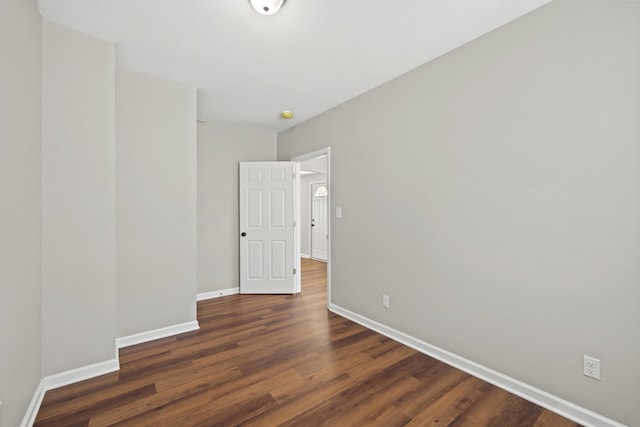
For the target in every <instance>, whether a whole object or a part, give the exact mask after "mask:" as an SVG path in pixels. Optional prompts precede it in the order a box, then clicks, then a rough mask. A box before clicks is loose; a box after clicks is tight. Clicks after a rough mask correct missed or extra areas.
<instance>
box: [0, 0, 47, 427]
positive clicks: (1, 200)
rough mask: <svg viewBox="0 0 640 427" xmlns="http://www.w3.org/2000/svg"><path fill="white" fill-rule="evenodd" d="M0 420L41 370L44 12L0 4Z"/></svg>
mask: <svg viewBox="0 0 640 427" xmlns="http://www.w3.org/2000/svg"><path fill="white" fill-rule="evenodd" d="M0 33H2V37H0V52H1V53H2V60H1V61H0V195H1V197H0V401H2V406H0V426H7V427H10V426H17V425H19V424H20V421H21V420H22V417H23V416H24V414H25V411H26V410H27V406H28V405H29V401H30V400H31V398H32V396H33V393H34V391H35V390H36V388H37V386H38V383H39V382H40V378H41V377H42V375H41V360H40V357H41V347H40V346H41V319H40V313H41V310H40V301H41V286H40V249H41V247H40V241H41V228H40V216H41V184H40V182H41V175H40V162H41V153H42V149H41V144H42V139H41V132H42V126H41V81H42V80H41V79H42V77H41V72H40V70H41V56H42V41H41V40H42V34H41V33H42V31H41V18H40V14H39V13H38V9H37V7H36V4H35V1H24V0H3V1H2V2H0Z"/></svg>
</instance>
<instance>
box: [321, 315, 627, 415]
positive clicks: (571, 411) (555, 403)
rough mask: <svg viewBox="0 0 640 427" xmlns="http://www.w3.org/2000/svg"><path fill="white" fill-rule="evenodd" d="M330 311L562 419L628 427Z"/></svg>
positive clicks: (356, 318)
mask: <svg viewBox="0 0 640 427" xmlns="http://www.w3.org/2000/svg"><path fill="white" fill-rule="evenodd" d="M329 311H331V312H333V313H335V314H338V315H340V316H342V317H345V318H347V319H349V320H352V321H354V322H356V323H359V324H360V325H363V326H365V327H367V328H369V329H371V330H373V331H376V332H378V333H380V334H382V335H384V336H386V337H389V338H391V339H393V340H395V341H398V342H399V343H402V344H404V345H406V346H408V347H411V348H413V349H414V350H417V351H419V352H421V353H424V354H426V355H428V356H431V357H433V358H435V359H438V360H440V361H442V362H444V363H446V364H448V365H451V366H453V367H454V368H458V369H460V370H461V371H464V372H466V373H468V374H471V375H473V376H474V377H478V378H480V379H482V380H484V381H486V382H488V383H491V384H493V385H495V386H497V387H500V388H502V389H504V390H506V391H508V392H510V393H513V394H515V395H517V396H520V397H522V398H523V399H526V400H528V401H530V402H532V403H535V404H536V405H539V406H542V407H543V408H546V409H548V410H550V411H552V412H555V413H556V414H559V415H562V416H563V417H565V418H568V419H570V420H572V421H575V422H577V423H579V424H582V425H583V426H585V427H626V426H625V425H624V424H620V423H619V422H617V421H614V420H611V419H609V418H607V417H605V416H602V415H600V414H597V413H595V412H593V411H590V410H589V409H586V408H583V407H581V406H578V405H575V404H573V403H571V402H568V401H566V400H564V399H561V398H559V397H557V396H554V395H552V394H550V393H547V392H546V391H543V390H540V389H538V388H536V387H533V386H531V385H529V384H526V383H523V382H522V381H519V380H516V379H515V378H511V377H509V376H507V375H504V374H502V373H500V372H497V371H494V370H493V369H489V368H487V367H485V366H482V365H480V364H478V363H475V362H473V361H471V360H468V359H465V358H464V357H461V356H458V355H456V354H454V353H451V352H449V351H446V350H443V349H441V348H439V347H436V346H434V345H431V344H429V343H427V342H425V341H422V340H419V339H417V338H414V337H412V336H410V335H407V334H405V333H403V332H400V331H398V330H396V329H393V328H390V327H388V326H386V325H383V324H381V323H378V322H376V321H375V320H371V319H369V318H367V317H364V316H361V315H359V314H357V313H354V312H352V311H349V310H347V309H345V308H342V307H340V306H337V305H335V304H329Z"/></svg>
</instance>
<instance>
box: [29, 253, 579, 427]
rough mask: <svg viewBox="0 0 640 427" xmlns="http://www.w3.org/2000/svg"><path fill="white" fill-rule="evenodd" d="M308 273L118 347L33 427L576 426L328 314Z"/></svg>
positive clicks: (308, 269)
mask: <svg viewBox="0 0 640 427" xmlns="http://www.w3.org/2000/svg"><path fill="white" fill-rule="evenodd" d="M302 265H303V293H302V294H300V295H231V296H227V297H223V298H218V299H213V300H206V301H201V302H199V303H198V321H199V322H200V330H199V331H193V332H187V333H185V334H181V335H177V336H174V337H169V338H163V339H160V340H156V341H152V342H149V343H144V344H139V345H135V346H131V347H127V348H123V349H121V350H120V367H121V369H120V371H119V372H114V373H111V374H107V375H103V376H101V377H97V378H93V379H90V380H87V381H83V382H80V383H77V384H73V385H69V386H66V387H62V388H59V389H56V390H52V391H49V392H47V393H46V395H45V397H44V401H43V403H42V406H41V408H40V412H39V413H38V417H37V419H36V423H35V425H36V426H39V427H42V426H237V425H242V426H364V425H372V426H385V427H393V426H439V427H444V426H451V427H454V426H456V427H464V426H496V427H510V426H513V427H521V426H534V427H543V426H545V427H551V426H552V427H577V424H576V423H574V422H571V421H569V420H566V419H564V418H562V417H560V416H559V415H556V414H554V413H552V412H549V411H547V410H544V409H542V408H540V407H539V406H536V405H534V404H532V403H530V402H527V401H526V400H523V399H521V398H519V397H517V396H514V395H512V394H510V393H508V392H506V391H504V390H501V389H499V388H497V387H495V386H492V385H490V384H488V383H486V382H484V381H482V380H479V379H477V378H475V377H472V376H470V375H468V374H465V373H464V372H461V371H459V370H457V369H455V368H452V367H450V366H447V365H445V364H444V363H441V362H439V361H437V360H435V359H433V358H430V357H428V356H425V355H423V354H421V353H419V352H417V351H415V350H412V349H410V348H408V347H405V346H403V345H402V344H399V343H397V342H395V341H393V340H391V339H389V338H386V337H384V336H382V335H379V334H377V333H375V332H373V331H370V330H368V329H366V328H364V327H363V326H360V325H358V324H356V323H353V322H351V321H349V320H347V319H344V318H342V317H340V316H337V315H335V314H333V313H329V312H328V311H327V309H326V297H327V294H326V265H325V264H324V263H322V262H319V261H314V260H310V259H303V260H302Z"/></svg>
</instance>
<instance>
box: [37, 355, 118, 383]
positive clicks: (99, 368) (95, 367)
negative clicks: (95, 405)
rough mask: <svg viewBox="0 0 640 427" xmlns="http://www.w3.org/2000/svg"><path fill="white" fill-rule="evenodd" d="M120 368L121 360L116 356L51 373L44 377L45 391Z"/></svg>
mask: <svg viewBox="0 0 640 427" xmlns="http://www.w3.org/2000/svg"><path fill="white" fill-rule="evenodd" d="M119 369H120V362H119V361H118V358H115V359H110V360H105V361H104V362H98V363H94V364H92V365H87V366H82V367H80V368H76V369H71V370H70V371H65V372H60V373H59V374H54V375H49V376H46V377H44V379H43V381H44V391H49V390H53V389H54V388H58V387H63V386H65V385H69V384H73V383H77V382H79V381H84V380H88V379H89V378H94V377H98V376H100V375H104V374H108V373H110V372H115V371H117V370H119Z"/></svg>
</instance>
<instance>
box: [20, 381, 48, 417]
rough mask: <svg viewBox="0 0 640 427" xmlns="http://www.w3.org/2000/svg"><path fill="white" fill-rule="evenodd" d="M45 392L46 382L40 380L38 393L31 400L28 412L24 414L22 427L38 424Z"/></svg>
mask: <svg viewBox="0 0 640 427" xmlns="http://www.w3.org/2000/svg"><path fill="white" fill-rule="evenodd" d="M44 392H45V389H44V380H40V384H39V385H38V388H37V389H36V392H35V393H33V398H31V403H29V407H28V408H27V412H25V414H24V418H23V419H22V423H20V427H31V426H33V423H35V422H36V417H37V416H38V412H39V411H40V405H41V404H42V399H44Z"/></svg>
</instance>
